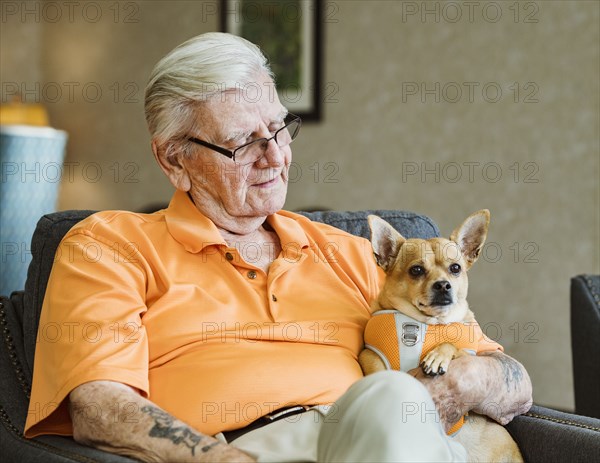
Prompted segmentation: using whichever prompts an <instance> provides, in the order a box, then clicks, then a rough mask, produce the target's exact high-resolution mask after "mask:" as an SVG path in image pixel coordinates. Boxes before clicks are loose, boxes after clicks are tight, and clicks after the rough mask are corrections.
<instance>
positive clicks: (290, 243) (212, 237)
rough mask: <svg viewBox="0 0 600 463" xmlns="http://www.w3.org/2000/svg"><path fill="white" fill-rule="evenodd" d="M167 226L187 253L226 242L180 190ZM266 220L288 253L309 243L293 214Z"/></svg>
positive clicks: (168, 217) (214, 226) (174, 199)
mask: <svg viewBox="0 0 600 463" xmlns="http://www.w3.org/2000/svg"><path fill="white" fill-rule="evenodd" d="M165 220H166V223H167V229H168V230H169V233H170V234H171V236H172V237H173V238H175V240H177V241H178V242H179V243H180V244H181V245H182V246H183V247H184V248H185V250H186V251H188V252H192V253H198V252H200V251H202V250H203V249H204V248H205V247H207V246H213V245H223V246H227V243H226V242H225V240H224V239H223V237H222V236H221V233H219V230H218V229H217V227H216V225H215V224H214V223H213V222H212V220H210V219H209V218H208V217H206V216H205V215H204V214H202V213H201V212H200V211H199V210H198V209H197V208H196V206H195V204H194V203H193V202H192V200H191V199H190V197H189V195H188V194H187V193H185V192H183V191H180V190H177V191H175V194H174V195H173V198H172V199H171V202H170V203H169V207H168V208H167V209H166V211H165ZM267 223H268V224H269V225H270V226H271V227H272V228H273V230H275V232H276V233H277V236H279V240H280V243H281V246H282V248H283V249H287V250H288V252H293V250H297V251H298V252H300V250H301V249H303V248H305V247H308V246H309V241H308V237H307V236H306V232H305V231H304V230H303V229H302V227H301V226H300V224H299V223H298V222H297V221H296V219H295V218H294V217H293V215H292V214H290V213H287V212H284V211H282V212H281V213H276V214H273V215H271V216H269V217H267Z"/></svg>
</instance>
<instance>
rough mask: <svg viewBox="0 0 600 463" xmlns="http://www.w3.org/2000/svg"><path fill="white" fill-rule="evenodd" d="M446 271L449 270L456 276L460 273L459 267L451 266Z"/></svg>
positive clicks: (456, 265)
mask: <svg viewBox="0 0 600 463" xmlns="http://www.w3.org/2000/svg"><path fill="white" fill-rule="evenodd" d="M448 270H450V273H453V274H454V275H458V274H459V273H460V265H458V264H452V265H451V266H450V267H448Z"/></svg>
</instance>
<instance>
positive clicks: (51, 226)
mask: <svg viewBox="0 0 600 463" xmlns="http://www.w3.org/2000/svg"><path fill="white" fill-rule="evenodd" d="M94 212H95V211H89V210H71V211H62V212H55V213H52V214H47V215H45V216H43V217H42V218H41V219H40V220H39V222H38V224H37V226H36V229H35V232H34V233H33V238H32V240H31V254H32V260H31V264H30V265H29V270H28V272H27V281H26V282H25V293H24V296H23V313H22V314H20V315H21V317H22V323H23V341H24V351H25V356H26V359H27V363H28V364H29V365H28V366H29V368H30V371H33V355H34V353H35V343H36V336H37V329H38V324H39V320H40V312H41V310H42V303H43V301H44V294H45V292H46V286H47V284H48V278H49V276H50V270H51V269H52V264H53V263H54V255H55V253H56V249H57V247H58V245H59V243H60V241H61V240H62V238H63V236H64V235H65V234H66V233H67V232H68V231H69V230H70V229H71V227H73V226H74V225H75V224H76V223H77V222H79V221H81V220H83V219H85V218H86V217H87V216H89V215H90V214H93V213H94ZM301 214H302V215H305V216H306V217H308V218H310V219H311V220H314V221H317V222H323V223H327V224H330V225H332V226H334V227H337V228H340V229H342V230H345V231H347V232H348V233H352V234H354V235H357V236H362V237H364V238H367V239H369V237H370V230H369V224H368V222H367V216H368V215H369V214H375V215H378V216H380V217H382V218H383V219H385V220H387V221H388V222H389V223H390V224H391V225H392V226H394V227H395V228H396V229H397V230H398V231H399V232H400V233H401V234H402V235H403V236H405V237H407V238H425V239H426V238H432V237H434V236H438V235H439V230H438V228H437V226H436V225H435V223H434V222H433V221H432V220H431V219H429V218H428V217H426V216H423V215H418V214H414V213H412V212H404V211H395V210H373V211H357V212H338V211H324V212H321V211H319V212H301ZM65 290H66V291H68V288H65Z"/></svg>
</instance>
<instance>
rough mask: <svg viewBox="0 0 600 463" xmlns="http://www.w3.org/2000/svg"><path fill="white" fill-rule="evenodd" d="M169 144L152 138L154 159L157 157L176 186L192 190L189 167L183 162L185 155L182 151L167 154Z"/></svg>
mask: <svg viewBox="0 0 600 463" xmlns="http://www.w3.org/2000/svg"><path fill="white" fill-rule="evenodd" d="M167 146H168V145H167V144H162V145H159V144H158V143H157V142H156V140H152V152H153V153H154V159H156V162H158V165H159V166H160V168H161V169H162V171H163V172H164V173H165V175H166V176H167V177H168V179H169V181H170V182H171V184H172V185H173V186H174V187H175V188H177V189H178V190H181V191H185V192H187V191H190V189H191V188H192V182H191V181H190V177H189V175H188V172H187V169H186V168H185V166H184V165H183V164H182V162H181V157H182V156H183V155H182V154H181V152H177V153H175V154H172V155H167Z"/></svg>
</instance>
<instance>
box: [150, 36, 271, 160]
mask: <svg viewBox="0 0 600 463" xmlns="http://www.w3.org/2000/svg"><path fill="white" fill-rule="evenodd" d="M261 73H266V74H267V75H269V76H270V77H271V78H272V77H273V74H272V72H271V69H270V68H269V65H268V63H267V59H266V58H265V56H264V55H263V54H262V52H261V51H260V49H259V48H258V47H257V46H256V45H254V44H253V43H251V42H249V41H247V40H245V39H243V38H241V37H237V36H235V35H232V34H226V33H222V32H210V33H207V34H202V35H198V36H196V37H193V38H191V39H189V40H187V41H186V42H184V43H182V44H181V45H179V46H178V47H177V48H175V49H173V50H172V51H171V52H170V53H168V54H167V55H166V56H165V57H164V58H162V59H161V60H160V61H159V62H158V63H157V64H156V66H155V67H154V69H153V70H152V73H151V75H150V79H149V81H148V85H147V86H146V93H145V103H144V108H145V113H146V122H147V123H148V129H149V130H150V135H151V136H152V139H153V140H155V141H156V142H157V144H158V145H163V144H167V153H169V152H171V151H172V150H173V149H174V144H175V143H176V142H177V141H178V140H180V139H181V137H183V136H185V135H186V134H187V133H188V132H189V130H190V129H191V125H192V124H193V123H194V121H195V119H196V112H197V110H198V109H199V107H200V105H201V103H202V102H203V101H206V100H208V99H209V98H212V97H214V96H216V95H220V94H221V93H223V92H225V91H228V90H232V89H239V88H243V87H244V86H245V85H247V84H249V83H250V82H253V81H255V80H256V78H257V76H259V75H260V74H261ZM184 151H185V150H184Z"/></svg>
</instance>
